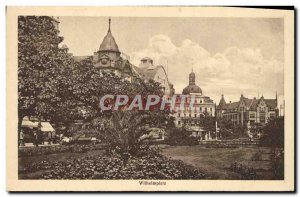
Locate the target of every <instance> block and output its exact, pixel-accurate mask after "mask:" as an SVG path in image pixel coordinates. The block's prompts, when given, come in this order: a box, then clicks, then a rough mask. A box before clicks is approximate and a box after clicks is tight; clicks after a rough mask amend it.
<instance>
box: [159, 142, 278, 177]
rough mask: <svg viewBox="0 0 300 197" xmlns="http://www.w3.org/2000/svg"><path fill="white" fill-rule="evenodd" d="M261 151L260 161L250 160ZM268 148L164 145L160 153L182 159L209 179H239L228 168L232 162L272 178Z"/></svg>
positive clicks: (237, 175)
mask: <svg viewBox="0 0 300 197" xmlns="http://www.w3.org/2000/svg"><path fill="white" fill-rule="evenodd" d="M259 150H261V151H263V153H264V154H263V155H262V156H263V157H262V161H252V157H253V155H254V154H255V153H256V152H258V151H259ZM269 153H270V149H269V148H259V147H244V148H242V147H240V148H228V149H226V148H205V147H203V146H200V145H199V146H166V147H164V148H163V149H162V154H163V155H165V156H167V157H170V158H172V159H176V160H182V161H184V162H185V163H187V164H190V165H193V166H195V167H197V168H200V169H201V170H203V171H204V172H205V173H206V174H208V175H209V177H208V178H209V179H240V174H238V173H235V172H233V171H231V170H230V169H228V168H229V167H230V165H231V164H232V163H233V162H239V163H242V164H243V165H244V166H247V167H249V168H254V169H256V170H257V172H258V175H259V177H260V179H272V177H273V174H272V172H271V170H270V168H271V163H270V161H269V160H270V155H269Z"/></svg>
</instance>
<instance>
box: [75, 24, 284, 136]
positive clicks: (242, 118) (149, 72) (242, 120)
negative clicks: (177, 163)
mask: <svg viewBox="0 0 300 197" xmlns="http://www.w3.org/2000/svg"><path fill="white" fill-rule="evenodd" d="M110 26H111V20H110V19H109V27H108V32H107V34H106V36H105V37H104V39H103V41H102V43H101V44H100V47H99V50H98V51H96V52H94V54H93V55H91V56H84V57H82V56H80V57H78V56H75V57H74V59H75V60H76V61H81V60H82V59H85V58H88V57H91V58H92V59H93V62H94V66H95V67H96V68H99V69H102V70H103V69H104V70H110V71H112V72H114V73H115V74H116V75H118V76H120V77H123V78H125V79H127V80H132V79H133V78H134V77H140V78H142V79H144V80H145V81H148V80H154V81H157V82H159V83H160V84H161V87H162V90H163V91H164V93H165V95H169V96H173V95H176V94H175V89H174V87H173V84H172V83H171V82H170V81H169V79H168V75H167V73H166V71H165V69H164V67H163V66H162V65H154V63H153V60H152V59H151V58H149V57H145V58H143V59H141V63H140V65H139V66H135V65H133V64H131V63H130V61H129V60H128V59H129V58H127V56H126V55H124V54H123V53H121V51H120V50H119V47H118V45H117V43H116V41H115V38H114V37H113V35H112V32H111V27H110ZM182 95H189V96H193V97H194V98H195V103H194V107H195V108H196V109H197V110H191V109H190V108H189V107H188V106H189V102H190V101H189V99H187V100H186V103H185V107H184V108H180V109H177V110H176V111H175V113H174V114H173V116H174V119H175V125H176V126H178V127H181V126H183V125H185V126H189V127H190V128H191V129H192V130H194V131H197V132H198V133H197V135H198V134H199V133H201V132H202V131H203V130H202V127H201V124H200V119H201V117H204V116H207V115H208V116H213V117H216V118H217V119H226V120H230V121H232V122H233V123H234V124H242V125H246V124H254V123H263V124H265V123H267V121H268V120H269V119H270V118H274V117H276V116H278V107H277V105H278V103H277V94H276V98H274V99H265V98H264V97H263V96H262V97H260V98H252V99H250V98H246V97H244V96H243V94H242V95H241V96H240V99H239V100H238V101H237V102H229V103H226V101H225V98H224V95H222V96H221V99H220V102H219V104H218V105H217V104H216V103H215V102H214V101H213V100H212V99H211V98H210V97H209V96H207V95H205V94H203V92H202V89H201V88H200V87H199V86H198V85H197V84H196V75H195V73H194V72H193V71H192V72H191V73H190V74H189V83H188V85H187V86H186V87H185V88H184V89H183V90H182ZM178 96H179V95H178ZM179 105H180V100H176V106H179Z"/></svg>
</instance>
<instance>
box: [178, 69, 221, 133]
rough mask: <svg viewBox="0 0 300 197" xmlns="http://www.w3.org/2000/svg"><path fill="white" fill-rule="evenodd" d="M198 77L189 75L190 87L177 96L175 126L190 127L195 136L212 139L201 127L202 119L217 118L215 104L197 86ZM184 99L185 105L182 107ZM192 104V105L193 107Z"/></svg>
mask: <svg viewBox="0 0 300 197" xmlns="http://www.w3.org/2000/svg"><path fill="white" fill-rule="evenodd" d="M195 81H196V76H195V73H194V72H193V71H192V72H191V73H190V74H189V85H188V86H187V87H185V88H184V89H183V91H182V95H177V97H176V104H175V113H174V115H173V116H174V118H175V125H176V126H177V127H182V126H185V127H188V128H189V129H191V130H192V132H193V135H194V136H197V137H200V138H201V139H210V135H209V132H207V131H205V130H204V129H203V127H202V126H201V118H204V117H205V116H212V117H214V116H215V103H214V102H213V100H212V99H210V97H208V96H205V95H204V94H203V92H202V89H201V88H200V87H199V86H198V85H197V84H196V82H195ZM182 98H184V105H182V103H183V101H182ZM191 102H192V105H191Z"/></svg>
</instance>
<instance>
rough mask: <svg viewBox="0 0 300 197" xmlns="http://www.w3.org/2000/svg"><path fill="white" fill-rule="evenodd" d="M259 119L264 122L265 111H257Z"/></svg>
mask: <svg viewBox="0 0 300 197" xmlns="http://www.w3.org/2000/svg"><path fill="white" fill-rule="evenodd" d="M259 121H260V122H262V123H263V122H266V113H265V112H260V113H259Z"/></svg>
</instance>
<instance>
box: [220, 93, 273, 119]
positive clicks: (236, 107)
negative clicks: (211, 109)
mask: <svg viewBox="0 0 300 197" xmlns="http://www.w3.org/2000/svg"><path fill="white" fill-rule="evenodd" d="M277 116H278V107H277V94H276V98H275V99H265V98H264V97H263V96H262V97H260V98H259V99H256V98H255V97H254V98H253V99H249V98H246V97H244V96H243V94H242V95H241V97H240V100H239V101H237V102H229V103H226V101H225V99H224V95H223V94H222V97H221V100H220V102H219V105H218V106H217V118H218V119H228V120H231V121H232V122H233V123H234V124H241V125H248V124H250V125H252V124H254V123H262V124H265V123H267V122H268V120H269V119H270V118H275V117H277Z"/></svg>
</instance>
